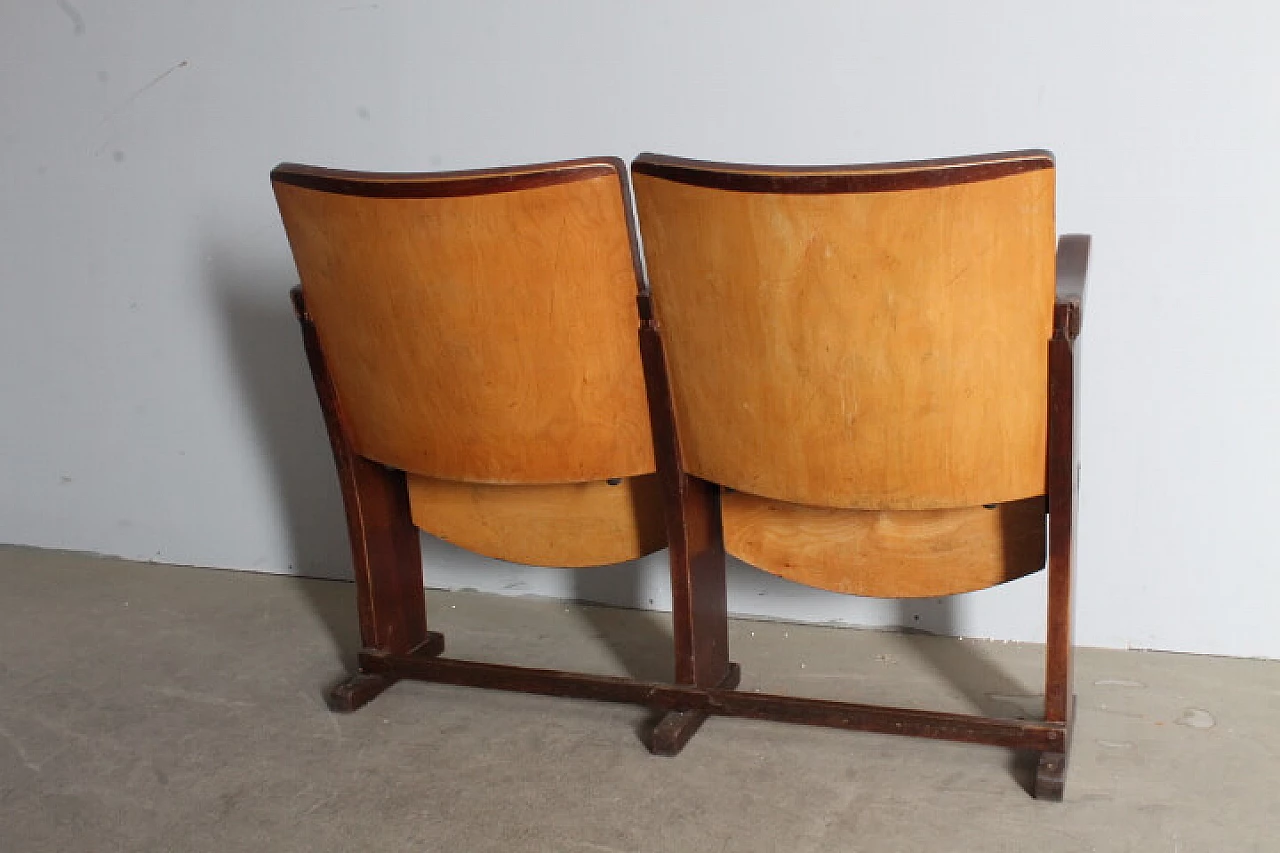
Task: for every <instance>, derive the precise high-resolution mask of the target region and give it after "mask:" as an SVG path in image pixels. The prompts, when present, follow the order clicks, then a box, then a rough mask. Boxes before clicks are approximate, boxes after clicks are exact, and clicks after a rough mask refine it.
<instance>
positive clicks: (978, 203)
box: [633, 153, 1054, 510]
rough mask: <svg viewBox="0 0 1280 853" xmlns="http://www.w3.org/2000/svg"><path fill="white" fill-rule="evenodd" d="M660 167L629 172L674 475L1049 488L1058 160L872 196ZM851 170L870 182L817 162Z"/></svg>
mask: <svg viewBox="0 0 1280 853" xmlns="http://www.w3.org/2000/svg"><path fill="white" fill-rule="evenodd" d="M660 159H661V163H658V164H650V163H647V162H646V160H645V158H641V159H640V160H638V161H637V162H636V163H635V164H634V165H633V174H634V182H635V193H636V201H637V207H638V210H639V214H640V224H641V229H642V233H643V235H644V251H645V256H646V260H647V263H648V271H649V277H650V286H651V288H652V291H653V299H654V303H655V313H656V315H657V322H658V325H659V327H660V333H661V335H662V340H663V345H664V347H665V351H666V357H667V362H668V368H669V373H670V377H671V385H672V392H673V398H674V404H675V415H676V426H677V434H678V436H679V442H680V450H681V454H682V460H683V464H684V466H685V469H686V470H687V471H688V472H690V473H692V474H695V475H697V476H698V477H702V478H705V479H708V480H711V481H714V482H717V483H721V484H723V485H726V486H729V487H732V488H734V489H736V490H738V491H741V492H747V493H750V494H754V495H759V496H762V497H769V498H774V499H777V500H783V501H787V502H791V503H799V504H805V505H810V506H830V507H841V508H854V509H882V510H888V509H900V510H908V509H911V510H918V509H946V508H958V507H970V506H977V505H981V504H988V503H1004V502H1008V501H1014V500H1020V499H1023V498H1028V497H1033V496H1036V495H1042V494H1044V491H1045V465H1044V459H1045V442H1046V429H1047V428H1046V411H1047V400H1046V390H1045V389H1046V380H1045V377H1046V373H1047V342H1048V340H1049V337H1050V332H1051V321H1052V311H1053V273H1054V260H1053V246H1054V170H1053V168H1052V160H1048V159H1046V158H1045V156H1044V155H1043V154H1040V153H1032V154H1028V155H1026V159H1027V160H1029V161H1030V162H1031V164H1032V165H1033V166H1034V168H1028V169H1026V170H1024V171H1017V170H1014V171H1013V173H1011V174H1005V175H1002V176H998V177H979V178H975V179H972V180H968V179H966V180H964V181H959V182H952V183H947V182H945V181H942V180H941V179H939V180H935V181H933V182H932V183H930V181H929V180H925V179H922V178H920V177H919V176H918V175H917V176H913V170H912V169H911V168H908V165H907V164H893V166H892V168H891V169H889V171H888V172H887V173H886V174H889V176H890V177H891V178H892V181H891V182H889V183H887V184H884V185H883V186H880V185H877V187H876V188H875V189H873V190H869V191H843V189H841V188H840V187H838V186H837V187H836V188H835V189H832V188H831V187H832V185H831V182H830V181H829V180H827V178H826V177H824V173H823V172H822V171H821V170H817V169H807V170H803V171H801V170H776V171H774V172H770V170H768V169H767V168H766V167H742V171H743V173H744V174H748V175H753V176H756V177H757V178H758V177H759V176H761V175H766V176H768V177H769V180H768V182H766V183H762V184H761V185H760V186H761V188H762V189H760V190H759V191H742V190H740V189H736V188H731V189H723V188H720V187H719V186H714V184H715V182H716V181H721V182H723V181H725V180H727V178H726V177H725V175H726V170H727V169H730V168H731V167H724V166H719V165H717V166H716V167H715V172H716V174H715V175H714V176H712V177H713V178H714V180H713V179H712V178H706V179H705V180H702V181H701V183H704V184H707V186H700V185H698V183H699V182H698V181H695V180H692V179H690V177H689V176H690V174H692V173H693V172H695V171H696V170H697V168H698V167H699V166H700V164H697V163H696V162H693V161H684V163H685V165H683V166H682V167H681V168H682V170H683V172H682V176H681V179H680V180H673V179H669V178H668V177H659V176H658V175H657V174H648V172H657V173H661V171H662V169H660V168H658V167H659V166H661V167H662V168H664V169H670V167H671V165H672V162H673V161H672V160H671V159H670V158H660ZM957 168H958V166H957V164H956V162H954V161H946V165H944V166H938V165H933V166H929V165H927V164H926V165H924V166H921V167H919V169H917V170H915V171H925V172H927V171H930V170H943V171H945V172H947V173H948V174H950V175H952V176H954V175H955V174H956V172H955V170H956V169H957ZM851 172H854V173H856V176H858V177H859V179H860V180H864V181H865V180H866V179H867V178H868V176H869V175H873V174H874V173H875V172H874V168H873V169H871V170H868V169H862V170H847V169H833V170H829V173H830V175H835V176H837V177H838V176H841V175H847V174H849V173H851ZM828 177H829V175H828ZM824 181H826V183H823V182H824ZM815 182H817V184H816V185H817V186H820V187H822V188H823V189H822V190H821V191H818V190H815V189H814V186H815ZM899 185H902V186H908V187H912V188H908V189H895V188H893V187H896V186H899ZM886 187H887V188H886Z"/></svg>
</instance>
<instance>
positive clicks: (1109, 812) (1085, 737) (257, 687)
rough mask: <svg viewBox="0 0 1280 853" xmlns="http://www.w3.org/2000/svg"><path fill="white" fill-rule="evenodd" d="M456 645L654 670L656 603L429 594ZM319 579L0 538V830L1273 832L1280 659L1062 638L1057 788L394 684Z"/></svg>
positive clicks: (960, 696)
mask: <svg viewBox="0 0 1280 853" xmlns="http://www.w3.org/2000/svg"><path fill="white" fill-rule="evenodd" d="M430 600H431V610H430V614H431V619H432V623H433V624H432V627H433V628H435V629H437V630H442V631H444V632H445V634H446V636H447V638H448V643H449V652H450V654H452V655H454V656H459V657H475V658H479V659H484V660H492V661H501V662H509V663H524V664H530V665H541V666H554V667H560V668H574V669H585V670H593V671H598V672H602V673H616V674H625V673H631V674H633V675H638V676H641V677H650V678H653V677H656V678H661V677H665V676H667V675H668V673H669V664H668V662H667V656H668V650H667V649H668V642H669V629H668V627H667V621H666V619H665V618H663V617H662V616H661V615H660V614H647V613H639V612H634V611H626V610H615V609H608V608H587V607H577V606H568V605H565V604H562V603H559V602H554V601H548V600H545V599H509V598H500V597H495V596H486V595H478V594H467V593H453V594H445V593H433V594H432V595H431V599H430ZM353 601H354V595H353V588H352V587H351V585H349V584H344V583H336V582H331V581H310V580H299V579H293V578H282V577H273V576H266V575H253V574H246V573H237V572H223V571H213V570H206V569H191V568H180V567H173V566H163V565H151V564H138V563H129V562H125V561H121V560H110V559H103V558H95V557H89V556H84V555H78V554H66V553H59V552H47V551H43V552H42V551H36V550H32V549H24V548H4V547H0V652H2V654H0V851H2V853H19V851H21V853H27V851H30V852H31V853H35V852H36V851H59V853H64V851H115V850H122V851H152V850H157V851H159V850H164V851H169V850H173V851H179V850H180V851H204V850H209V851H214V850H217V851H226V850H251V851H281V853H283V851H328V850H334V851H348V850H357V849H359V850H366V851H375V850H419V851H421V850H442V851H490V850H493V851H498V850H502V851H541V850H548V851H721V850H726V851H775V850H786V851H816V850H842V851H895V853H909V851H917V850H918V851H926V850H927V851H931V853H936V851H1020V853H1021V851H1032V850H1034V851H1037V853H1056V851H1084V850H1096V851H1148V850H1150V851H1171V853H1191V851H1202V850H1203V851H1215V853H1220V851H1276V850H1280V818H1277V817H1276V814H1275V813H1276V810H1277V809H1276V807H1277V805H1280V804H1278V803H1277V795H1276V789H1277V782H1280V771H1278V770H1277V758H1278V757H1280V714H1278V713H1277V706H1278V705H1280V663H1278V662H1265V661H1244V660H1229V659H1215V658H1206V657H1195V656H1189V655H1167V654H1153V653H1141V652H1115V651H1099V650H1088V649H1086V650H1081V652H1080V654H1079V660H1078V665H1077V682H1078V684H1077V689H1078V693H1079V709H1080V712H1079V721H1078V724H1077V730H1076V732H1077V734H1076V743H1075V750H1074V754H1073V756H1072V765H1071V768H1070V775H1069V777H1068V786H1067V801H1066V802H1065V803H1063V804H1049V803H1042V802H1037V801H1035V800H1033V799H1031V798H1030V797H1028V796H1027V794H1026V792H1025V790H1024V787H1023V786H1024V785H1025V784H1026V781H1027V779H1026V776H1027V769H1028V767H1027V762H1026V761H1025V760H1024V759H1023V758H1021V757H1019V756H1015V755H1010V754H1009V753H1007V752H1005V751H1003V750H999V749H993V748H990V747H978V746H966V745H959V744H948V743H940V742H932V741H919V740H914V739H910V738H895V737H889V736H883V735H869V734H860V733H850V732H840V731H831V730H824V729H814V728H805V727H799V726H786V725H780V724H773V723H763V722H754V721H746V720H731V719H712V720H711V721H710V722H708V723H707V725H706V726H705V727H704V728H703V730H702V731H701V732H700V733H699V734H698V735H697V736H696V737H695V738H694V740H693V741H692V743H691V744H690V745H689V746H688V748H686V750H685V751H684V753H683V754H682V755H680V756H679V757H677V758H675V759H662V758H654V757H651V756H650V755H648V753H647V752H646V751H645V749H644V748H643V746H642V745H641V742H640V740H639V739H638V735H637V732H639V731H641V730H642V729H643V728H644V726H645V724H646V721H647V719H648V714H647V713H646V712H645V711H644V710H643V709H638V708H633V707H629V706H615V705H607V704H596V703H591V702H580V701H570V700H558V699H548V698H542V697H532V696H522V695H515V694H506V693H497V692H487V691H480V690H474V689H466V688H454V687H446V686H438V685H424V684H417V683H404V684H400V685H397V686H396V687H394V688H392V689H391V690H390V691H388V692H387V693H386V694H384V695H383V696H382V697H381V698H379V699H378V700H377V701H376V702H374V703H373V704H371V705H370V706H368V707H367V708H365V709H363V710H362V711H360V712H357V713H356V714H353V715H350V716H337V715H334V714H331V713H330V712H329V711H328V710H326V708H325V707H324V705H323V703H322V701H321V693H322V690H323V689H324V688H325V687H326V686H327V685H329V684H331V683H332V682H333V681H334V680H335V679H336V678H337V677H339V676H340V675H341V674H342V673H343V671H344V669H345V667H346V666H348V665H349V663H350V659H351V657H352V654H353V652H354V649H355V645H356V633H355V611H354V603H353ZM732 649H733V652H734V659H735V660H738V661H739V662H741V663H742V665H743V671H744V685H743V686H744V688H745V689H764V690H768V691H770V692H796V693H805V694H809V695H814V696H826V697H834V698H848V699H856V700H858V701H869V702H885V703H896V704H904V705H917V706H922V707H930V708H945V709H952V710H958V711H983V712H988V713H998V714H1004V715H1017V714H1033V715H1034V714H1035V713H1036V708H1037V705H1038V697H1037V695H1036V694H1037V693H1038V683H1039V672H1040V669H1039V667H1040V649H1039V648H1038V647H1035V646H1022V645H1017V644H1000V643H986V642H973V641H957V640H952V639H943V638H933V637H926V636H919V635H905V634H892V633H884V632H874V631H857V630H851V629H833V628H819V627H812V626H809V627H801V626H795V625H786V624H780V623H764V622H748V621H738V622H735V623H734V625H733V627H732Z"/></svg>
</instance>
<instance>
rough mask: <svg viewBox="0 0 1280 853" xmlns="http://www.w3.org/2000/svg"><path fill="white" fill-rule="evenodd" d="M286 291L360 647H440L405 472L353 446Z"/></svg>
mask: <svg viewBox="0 0 1280 853" xmlns="http://www.w3.org/2000/svg"><path fill="white" fill-rule="evenodd" d="M291 295H292V297H293V305H294V311H295V312H296V313H297V315H298V321H299V323H300V324H301V326H302V338H303V342H304V343H305V345H306V350H307V361H308V362H309V363H310V365H311V376H312V378H313V379H314V380H315V386H316V395H317V396H318V397H319V398H320V408H321V409H322V410H323V411H324V419H325V426H326V427H327V428H328V432H329V443H330V445H331V446H332V448H333V459H334V463H335V464H336V465H337V469H338V479H339V481H340V482H341V485H342V503H343V506H344V507H345V508H346V514H347V533H348V536H349V538H350V540H351V555H352V562H353V563H354V568H355V579H356V605H357V609H358V611H359V615H360V642H361V645H362V646H363V649H364V651H366V652H372V653H379V654H407V653H410V652H417V651H418V650H420V649H421V650H427V649H433V650H434V654H439V653H440V652H441V651H443V648H444V643H443V639H442V638H440V635H438V634H435V635H432V634H430V633H429V632H428V631H427V610H426V599H425V594H424V592H423V585H422V553H421V548H420V545H419V541H418V529H417V528H416V527H414V526H413V521H412V518H411V517H410V513H409V493H408V489H407V488H406V486H405V478H404V473H403V472H401V471H396V470H394V469H391V468H387V467H385V466H383V465H380V464H378V463H377V462H373V461H371V460H369V459H365V458H364V457H362V456H359V455H358V454H356V453H355V452H354V450H353V449H352V447H351V444H350V441H349V440H348V438H347V432H346V428H345V425H344V423H343V420H342V409H341V406H340V405H339V403H338V397H337V394H336V392H335V390H334V386H333V380H332V378H331V377H330V375H329V371H328V368H327V366H326V364H325V360H324V353H323V351H322V350H321V349H320V340H319V338H318V336H317V335H316V331H315V326H314V325H313V324H312V322H311V318H310V316H309V315H308V314H307V310H306V304H305V302H304V301H303V297H302V292H301V291H300V290H299V289H297V288H295V289H294V290H293V292H292V294H291ZM395 680H396V679H395V678H394V677H389V676H387V675H373V674H369V673H357V674H356V675H354V676H353V677H352V678H350V679H348V680H347V681H344V682H343V683H342V684H339V685H338V686H336V687H335V688H333V689H332V690H331V691H330V704H331V705H332V706H333V707H334V708H335V709H337V710H345V711H353V710H355V709H356V708H359V707H360V706H362V705H364V704H365V703H366V702H368V701H369V700H371V699H373V698H374V697H375V696H377V695H378V694H379V693H381V692H382V691H383V690H385V689H386V688H387V687H389V686H391V685H392V684H394V683H395Z"/></svg>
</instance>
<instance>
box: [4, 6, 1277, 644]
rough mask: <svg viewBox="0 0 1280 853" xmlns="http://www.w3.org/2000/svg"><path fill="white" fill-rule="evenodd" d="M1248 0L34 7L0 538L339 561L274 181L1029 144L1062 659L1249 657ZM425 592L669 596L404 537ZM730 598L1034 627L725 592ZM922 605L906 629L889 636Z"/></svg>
mask: <svg viewBox="0 0 1280 853" xmlns="http://www.w3.org/2000/svg"><path fill="white" fill-rule="evenodd" d="M1278 25H1280V12H1278V11H1277V7H1276V6H1275V5H1274V4H1272V3H1266V2H1261V0H1256V2H1244V1H1243V0H1241V1H1240V2H1222V3H1213V4H1211V3H1204V2H1198V1H1197V2H1195V3H1191V2H1169V3H1163V4H1155V3H1139V2H1129V3H1125V2H1116V0H1110V2H1073V3H1035V2H1026V0H1023V1H1022V2H992V0H986V2H966V3H953V2H946V0H936V2H915V3H911V2H895V3H847V2H846V3H827V4H821V3H799V2H792V3H787V4H782V3H771V2H760V0H756V2H738V3H718V4H701V3H679V2H649V3H629V4H622V3H606V2H589V0H583V2H576V3H538V4H534V3H519V2H507V3H485V2H472V3H446V2H422V1H421V0H377V2H368V3H367V2H363V0H331V2H319V1H318V0H313V2H305V3H304V2H285V0H220V2H213V0H205V2H193V3H173V2H168V0H50V2H39V3H37V2H34V0H30V2H9V3H5V4H3V6H2V7H0V235H2V236H0V240H3V251H0V541H3V542H16V543H26V544H33V545H42V546H51V547H58V548H72V549H84V550H91V551H101V552H106V553H111V554H118V555H123V556H126V557H134V558H142V559H155V560H161V561H171V562H177V563H192V564H200V565H211V566H224V567H231V568H243V569H257V570H264V571H273V572H287V571H294V572H304V573H309V574H330V575H339V574H341V573H343V572H344V571H345V566H346V563H347V556H346V552H345V548H346V545H345V534H344V532H343V522H342V515H341V506H340V501H339V498H338V493H337V487H336V481H335V478H334V475H333V473H332V467H331V462H330V459H329V457H328V449H327V445H326V443H325V438H324V435H323V432H322V428H321V423H320V417H319V412H318V409H317V406H316V404H315V402H314V400H313V398H312V394H311V391H310V387H309V383H310V379H309V377H308V375H307V373H306V369H305V367H304V363H303V357H302V352H301V346H300V344H299V341H298V338H297V334H296V330H295V327H294V325H293V320H292V317H291V316H290V314H289V309H288V305H287V300H286V290H287V289H288V287H289V286H290V285H291V284H292V283H293V281H294V273H293V269H292V265H291V262H290V259H289V255H288V249H287V247H286V244H285V240H284V236H283V233H282V231H281V229H280V227H279V224H278V221H277V218H276V211H275V208H274V205H273V201H272V198H271V193H270V191H269V187H268V182H267V172H268V170H269V169H270V168H271V166H272V165H274V164H275V163H276V162H277V161H280V160H284V159H289V160H299V161H304V162H311V163H318V164H328V165H335V166H346V167H353V168H369V169H407V170H427V169H452V168H465V167H478V166H487V165H495V164H505V163H521V162H532V161H539V160H548V159H560V158H566V157H574V156H582V155H589V154H616V155H620V156H623V157H630V156H632V155H634V154H635V153H637V152H639V151H641V150H653V151H661V152H666V153H672V154H681V155H687V156H693V157H704V158H711V159H720V160H740V161H747V162H752V161H755V162H776V163H783V162H808V163H824V162H867V161H876V160H884V159H903V158H915V157H931V156H941V155H951V154H961V153H973V152H982V151H995V150H1004V149H1011V148H1021V147H1047V148H1051V149H1053V150H1054V151H1055V152H1056V153H1057V155H1058V158H1059V166H1060V169H1059V179H1060V189H1059V199H1060V201H1059V216H1060V230H1062V231H1064V232H1076V231H1083V232H1090V233H1092V234H1094V235H1095V241H1094V258H1093V270H1092V276H1091V282H1090V286H1091V293H1090V297H1089V305H1088V316H1087V318H1086V327H1085V336H1086V341H1087V363H1086V366H1085V371H1084V377H1083V395H1084V399H1083V403H1084V412H1083V439H1082V441H1083V446H1082V452H1083V458H1084V469H1083V483H1082V495H1081V519H1080V531H1079V535H1080V539H1079V545H1080V560H1079V566H1080V575H1079V592H1080V598H1079V606H1078V610H1077V612H1078V629H1079V630H1078V636H1079V640H1080V641H1081V642H1082V643H1085V644H1092V645H1104V646H1119V647H1125V646H1134V647H1149V648H1163V649H1178V650H1186V651H1198V652H1212V653H1221V654H1235V655H1261V656H1271V657H1280V619H1276V618H1275V617H1274V612H1275V610H1276V608H1277V605H1278V604H1280V566H1278V565H1277V563H1278V561H1277V559H1276V557H1275V556H1274V554H1275V548H1274V541H1275V535H1274V531H1273V526H1274V524H1275V522H1274V520H1273V519H1274V516H1275V510H1276V508H1277V507H1278V506H1280V501H1278V500H1277V498H1278V497H1280V486H1278V485H1277V484H1278V483H1280V454H1277V453H1276V451H1275V444H1274V439H1275V436H1276V435H1277V434H1278V433H1280V429H1278V428H1280V401H1278V399H1277V394H1276V384H1277V383H1276V377H1277V375H1278V374H1277V368H1278V367H1280V350H1278V348H1277V344H1276V343H1275V335H1274V332H1273V327H1274V323H1275V318H1276V317H1277V316H1278V315H1280V310H1278V309H1280V287H1277V284H1276V273H1275V263H1274V254H1275V252H1274V251H1273V250H1272V248H1271V247H1272V244H1274V242H1275V236H1274V235H1275V234H1276V233H1277V231H1280V193H1277V192H1276V187H1277V179H1278V178H1280V165H1278V164H1280V158H1277V156H1276V152H1277V151H1280V110H1277V102H1276V85H1277V82H1280V53H1277V52H1276V51H1275V50H1274V45H1273V41H1274V39H1273V34H1274V33H1275V32H1276V31H1277V26H1278ZM425 545H426V555H427V562H428V580H429V582H430V583H432V584H433V585H449V586H470V587H476V588H480V589H486V590H495V591H502V592H520V593H540V594H552V595H562V594H563V595H572V594H580V595H583V596H585V597H592V598H598V599H605V600H612V601H621V602H632V603H636V604H640V605H644V606H648V604H649V602H650V601H652V603H653V605H654V606H658V607H661V606H665V605H666V603H667V597H666V592H665V580H664V576H663V561H662V559H661V558H660V557H657V558H650V559H649V560H647V561H644V562H643V564H642V565H640V566H639V567H622V568H618V569H610V570H599V571H594V572H589V573H581V574H577V575H574V574H570V573H564V572H559V571H552V570H531V569H521V568H517V567H513V566H507V565H501V564H496V563H489V562H486V561H481V560H477V559H474V558H470V557H467V556H466V555H463V554H461V553H460V552H458V551H456V550H454V549H452V548H450V547H448V546H444V545H442V544H440V543H435V542H430V541H429V542H426V543H425ZM732 583H733V589H732V599H731V606H732V607H733V609H735V610H736V611H739V612H743V613H756V614H768V615H774V616H780V617H785V618H793V619H807V620H840V621H845V622H852V623H859V624H887V623H897V622H899V621H904V622H907V623H910V624H917V625H922V626H925V627H931V628H933V629H936V630H942V631H952V632H959V633H963V634H965V635H978V636H987V637H999V638H1009V639H1035V638H1037V637H1039V636H1040V632H1041V630H1042V625H1043V616H1042V611H1043V603H1042V602H1043V598H1042V593H1043V575H1037V576H1035V577H1032V578H1029V579H1026V580H1023V581H1019V582H1016V583H1014V584H1011V585H1009V586H1008V587H1006V588H1001V589H996V590H990V591H986V592H984V593H980V594H975V595H971V596H964V597H960V598H957V599H954V600H949V601H944V602H937V601H932V602H922V603H919V604H907V605H903V606H898V605H895V604H890V603H885V602H873V601H862V600H857V599H852V598H844V597H840V596H835V595H829V594H825V593H821V592H818V591H814V590H808V589H805V588H802V587H797V586H793V585H791V584H787V583H784V582H781V581H777V580H774V579H771V578H768V577H766V576H764V575H762V574H760V573H758V572H755V571H754V570H751V569H748V568H746V567H743V566H737V567H735V571H734V572H733V575H732ZM916 616H919V617H920V619H919V621H916V620H915V618H914V617H916Z"/></svg>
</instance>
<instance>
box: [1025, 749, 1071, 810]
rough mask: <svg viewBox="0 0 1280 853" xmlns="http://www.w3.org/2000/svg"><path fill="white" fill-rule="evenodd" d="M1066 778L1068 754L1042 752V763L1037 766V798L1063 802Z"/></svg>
mask: <svg viewBox="0 0 1280 853" xmlns="http://www.w3.org/2000/svg"><path fill="white" fill-rule="evenodd" d="M1066 778H1067V756H1066V755H1065V754H1064V753H1061V752H1042V753H1040V763H1039V764H1038V765H1037V766H1036V787H1035V791H1034V792H1033V793H1034V795H1035V798H1036V799H1037V800H1048V801H1049V802H1052V803H1060V802H1062V792H1063V790H1064V788H1065V787H1066Z"/></svg>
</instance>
